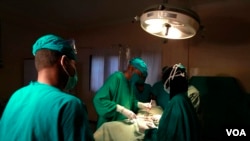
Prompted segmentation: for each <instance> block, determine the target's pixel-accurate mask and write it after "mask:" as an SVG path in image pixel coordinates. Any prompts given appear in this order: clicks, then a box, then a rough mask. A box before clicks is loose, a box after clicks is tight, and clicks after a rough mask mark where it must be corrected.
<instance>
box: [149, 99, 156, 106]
mask: <svg viewBox="0 0 250 141" xmlns="http://www.w3.org/2000/svg"><path fill="white" fill-rule="evenodd" d="M150 103H151V106H152V107H155V106H157V104H156V101H155V100H153V99H152V100H151V101H150Z"/></svg>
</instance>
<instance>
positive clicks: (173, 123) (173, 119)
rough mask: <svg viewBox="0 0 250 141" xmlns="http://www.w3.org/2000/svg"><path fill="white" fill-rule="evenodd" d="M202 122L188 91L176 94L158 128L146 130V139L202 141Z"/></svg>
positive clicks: (157, 140)
mask: <svg viewBox="0 0 250 141" xmlns="http://www.w3.org/2000/svg"><path fill="white" fill-rule="evenodd" d="M200 129H201V128H200V123H199V120H198V117H197V114H196V111H195V109H194V107H193V105H192V103H191V101H190V99H189V98H188V97H187V94H186V93H179V94H177V95H175V96H174V97H173V98H172V99H171V100H170V102H169V104H168V106H167V108H166V109H164V112H163V115H162V117H161V119H160V123H159V126H158V129H149V130H146V131H145V134H146V135H145V140H146V141H200V139H201V133H200Z"/></svg>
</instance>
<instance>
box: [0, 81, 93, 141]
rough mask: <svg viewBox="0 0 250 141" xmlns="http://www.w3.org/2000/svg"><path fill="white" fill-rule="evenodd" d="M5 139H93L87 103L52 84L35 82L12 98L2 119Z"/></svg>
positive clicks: (1, 134) (1, 133) (0, 124)
mask: <svg viewBox="0 0 250 141" xmlns="http://www.w3.org/2000/svg"><path fill="white" fill-rule="evenodd" d="M0 140H1V141H14V140H18V141H32V140H41V141H62V140H65V141H74V140H82V141H91V140H93V134H92V132H91V131H90V128H89V125H88V119H87V113H86V107H85V106H84V105H83V103H82V101H80V99H78V98H76V97H74V96H72V95H69V94H67V93H64V92H62V91H60V90H59V89H57V88H55V87H52V86H50V85H46V84H41V83H38V82H31V83H30V84H29V85H28V86H26V87H23V88H21V89H19V90H18V91H16V92H15V93H14V94H13V95H12V97H11V98H10V100H9V102H8V104H7V106H6V109H5V111H4V113H3V115H2V118H1V122H0Z"/></svg>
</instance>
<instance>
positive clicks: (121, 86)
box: [93, 57, 151, 128]
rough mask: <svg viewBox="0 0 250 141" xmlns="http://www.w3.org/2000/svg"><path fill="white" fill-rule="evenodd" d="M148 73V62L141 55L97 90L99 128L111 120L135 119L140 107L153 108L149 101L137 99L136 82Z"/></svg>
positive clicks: (96, 101)
mask: <svg viewBox="0 0 250 141" xmlns="http://www.w3.org/2000/svg"><path fill="white" fill-rule="evenodd" d="M146 75H147V64H146V63H145V62H144V60H142V58H140V57H135V58H132V59H131V60H130V61H129V65H128V67H127V70H126V71H124V72H122V71H117V72H114V73H113V74H111V75H110V76H109V78H108V79H107V80H106V81H105V83H104V84H103V86H102V87H101V88H100V89H99V90H98V91H97V92H96V95H95V96H94V99H93V103H94V107H95V110H96V112H97V114H98V122H97V128H99V127H100V126H101V125H102V124H103V123H105V122H109V121H118V120H124V119H135V118H136V114H135V113H136V112H137V111H138V108H151V104H150V103H149V102H147V103H143V102H138V100H136V97H135V94H134V92H133V88H134V85H135V83H137V82H139V81H141V80H142V79H144V77H145V76H146Z"/></svg>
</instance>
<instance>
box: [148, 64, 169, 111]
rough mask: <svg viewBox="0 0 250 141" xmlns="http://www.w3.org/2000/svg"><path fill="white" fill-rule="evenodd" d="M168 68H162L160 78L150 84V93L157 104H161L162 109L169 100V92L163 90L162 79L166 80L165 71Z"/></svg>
mask: <svg viewBox="0 0 250 141" xmlns="http://www.w3.org/2000/svg"><path fill="white" fill-rule="evenodd" d="M167 69H168V66H165V67H163V68H162V72H161V80H160V81H158V82H156V83H155V84H154V85H153V86H152V94H153V96H154V99H155V101H156V104H157V105H158V106H161V108H162V109H165V108H166V106H167V105H168V101H169V99H170V98H169V92H167V91H165V90H164V80H166V78H165V77H166V76H165V75H164V74H165V71H166V70H167Z"/></svg>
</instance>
